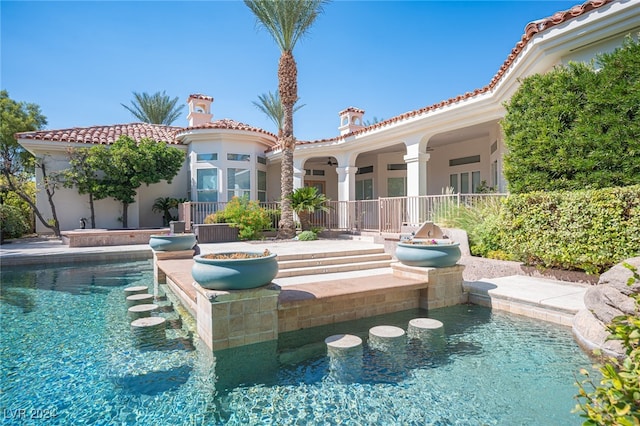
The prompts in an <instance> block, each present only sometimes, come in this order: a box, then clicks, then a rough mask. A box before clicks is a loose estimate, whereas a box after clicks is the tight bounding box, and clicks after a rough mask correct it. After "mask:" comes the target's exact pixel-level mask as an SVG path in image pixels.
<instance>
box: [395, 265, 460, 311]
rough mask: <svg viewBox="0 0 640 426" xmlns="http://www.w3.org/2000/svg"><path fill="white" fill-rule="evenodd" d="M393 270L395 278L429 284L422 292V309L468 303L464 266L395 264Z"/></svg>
mask: <svg viewBox="0 0 640 426" xmlns="http://www.w3.org/2000/svg"><path fill="white" fill-rule="evenodd" d="M391 268H392V269H393V275H394V276H395V277H398V278H409V279H414V280H424V281H426V282H427V283H428V285H427V287H426V288H425V289H424V290H422V291H421V292H420V307H421V308H424V309H435V308H443V307H446V306H454V305H459V304H461V303H466V302H467V295H466V293H464V291H463V286H462V283H463V278H462V271H464V266H463V265H454V266H450V267H447V268H425V267H420V266H407V265H403V264H402V263H393V264H392V265H391Z"/></svg>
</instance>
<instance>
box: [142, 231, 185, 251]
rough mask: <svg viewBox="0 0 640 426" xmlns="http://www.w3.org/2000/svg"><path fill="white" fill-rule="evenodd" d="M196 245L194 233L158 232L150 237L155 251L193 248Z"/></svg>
mask: <svg viewBox="0 0 640 426" xmlns="http://www.w3.org/2000/svg"><path fill="white" fill-rule="evenodd" d="M195 245H196V236H195V235H194V234H188V233H184V234H157V235H151V236H150V237H149V246H150V247H151V248H152V249H153V250H154V251H181V250H191V249H192V248H193V247H194V246H195Z"/></svg>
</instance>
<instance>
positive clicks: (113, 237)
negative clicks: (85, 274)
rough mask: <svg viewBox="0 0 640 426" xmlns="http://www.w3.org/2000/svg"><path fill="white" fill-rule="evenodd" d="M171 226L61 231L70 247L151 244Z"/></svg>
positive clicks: (63, 238) (63, 240)
mask: <svg viewBox="0 0 640 426" xmlns="http://www.w3.org/2000/svg"><path fill="white" fill-rule="evenodd" d="M168 232H169V228H155V229H111V230H110V229H76V230H73V231H63V232H61V236H62V242H63V243H64V244H66V245H68V246H69V247H102V246H124V245H132V244H149V238H150V237H151V235H154V234H162V233H168Z"/></svg>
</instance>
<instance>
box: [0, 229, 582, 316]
mask: <svg viewBox="0 0 640 426" xmlns="http://www.w3.org/2000/svg"><path fill="white" fill-rule="evenodd" d="M371 247H383V246H382V245H380V244H374V243H371V242H368V241H357V240H343V239H335V240H333V239H332V240H317V241H306V242H301V241H261V242H233V243H215V244H201V245H200V250H201V253H210V252H224V251H237V250H243V251H262V250H264V249H265V248H266V249H269V251H271V252H273V253H277V254H278V255H285V254H295V253H303V252H304V253H327V252H340V251H348V252H357V251H359V250H366V249H369V248H371ZM151 258H152V251H151V249H150V248H149V246H147V245H128V246H106V247H74V248H70V247H68V246H66V245H64V244H63V243H62V242H61V241H60V240H55V239H42V238H39V239H25V240H13V241H10V242H8V243H6V244H3V245H2V246H0V267H8V266H18V265H29V266H35V267H37V266H42V265H46V264H56V263H70V262H86V261H88V260H100V261H115V260H142V259H151ZM467 261H468V259H465V258H464V257H463V259H461V262H460V263H462V264H464V263H465V262H467ZM181 269H184V268H181ZM189 271H190V270H185V271H182V272H183V275H184V277H185V278H184V279H185V280H188V279H189V277H188V276H187V275H188V274H187V272H189ZM509 272H511V271H507V272H506V273H507V274H508V273H509ZM480 273H481V272H480ZM496 275H500V274H499V273H498V274H496V273H492V274H488V275H487V276H486V277H482V276H479V277H478V276H476V277H474V278H473V279H472V280H467V278H466V277H465V282H464V291H465V292H467V293H468V301H469V302H470V303H474V304H478V305H483V306H490V307H491V308H493V309H496V310H501V311H507V312H511V313H514V314H518V315H524V316H528V317H532V318H536V319H539V320H544V321H549V322H553V323H556V324H562V325H565V326H569V327H570V326H571V325H572V321H573V317H574V316H575V314H576V313H577V312H578V311H579V310H581V309H584V307H585V306H584V301H583V300H584V294H585V292H586V290H587V288H588V285H585V284H577V283H572V282H567V281H559V280H552V279H546V278H538V277H531V276H524V275H505V276H496ZM391 277H393V275H392V271H391V268H376V269H368V270H359V271H350V272H338V273H327V274H313V275H306V276H297V277H283V278H276V279H275V280H274V283H275V284H277V285H279V286H280V287H282V288H286V287H288V286H295V287H298V288H299V287H301V286H304V285H306V284H309V285H310V286H315V287H317V285H318V284H319V283H322V282H331V286H327V287H326V288H325V289H324V294H325V296H326V294H327V293H326V292H327V291H329V292H330V291H336V292H339V291H343V288H344V287H345V286H350V285H354V284H356V283H357V287H358V288H359V289H366V288H371V289H374V288H380V286H383V285H388V284H389V282H390V280H391ZM310 288H311V287H310ZM331 289H334V290H331Z"/></svg>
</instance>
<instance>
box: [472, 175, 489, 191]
mask: <svg viewBox="0 0 640 426" xmlns="http://www.w3.org/2000/svg"><path fill="white" fill-rule="evenodd" d="M485 183H486V182H485ZM479 187H480V172H471V192H473V193H474V194H475V193H476V192H478V188H479Z"/></svg>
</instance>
